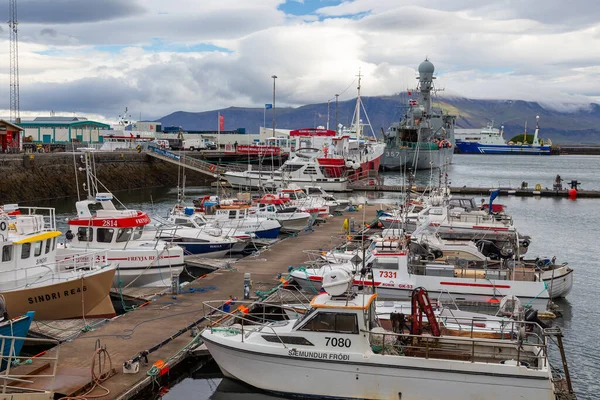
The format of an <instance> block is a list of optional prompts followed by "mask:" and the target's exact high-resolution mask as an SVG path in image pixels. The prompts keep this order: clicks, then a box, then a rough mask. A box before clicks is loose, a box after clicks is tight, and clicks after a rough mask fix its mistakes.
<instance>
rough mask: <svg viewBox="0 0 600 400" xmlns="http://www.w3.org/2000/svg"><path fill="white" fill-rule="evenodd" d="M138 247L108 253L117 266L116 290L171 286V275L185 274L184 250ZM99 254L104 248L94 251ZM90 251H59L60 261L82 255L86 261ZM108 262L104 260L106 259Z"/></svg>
mask: <svg viewBox="0 0 600 400" xmlns="http://www.w3.org/2000/svg"><path fill="white" fill-rule="evenodd" d="M148 243H149V245H148V247H144V246H138V247H131V248H130V249H120V250H112V249H111V250H107V251H106V261H107V262H110V263H113V264H115V265H117V272H116V274H115V276H114V284H115V287H117V288H118V287H126V286H132V287H170V286H171V276H173V275H176V276H179V274H180V273H181V271H183V267H184V260H183V249H182V248H181V247H179V246H170V247H166V248H164V249H159V248H156V249H155V248H153V247H151V246H152V244H153V243H152V242H148ZM93 250H96V251H99V250H102V249H93ZM89 251H90V249H79V248H72V247H67V248H59V249H57V256H58V258H61V257H62V258H71V257H73V256H76V255H81V258H82V259H85V258H86V256H85V254H88V253H89ZM102 261H104V260H102Z"/></svg>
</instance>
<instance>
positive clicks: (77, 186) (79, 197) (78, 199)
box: [71, 143, 81, 201]
mask: <svg viewBox="0 0 600 400" xmlns="http://www.w3.org/2000/svg"><path fill="white" fill-rule="evenodd" d="M72 145H73V143H71V146H72ZM71 149H72V150H73V168H74V169H75V187H76V188H77V201H81V196H80V194H79V177H78V176H77V160H76V158H75V149H73V148H71Z"/></svg>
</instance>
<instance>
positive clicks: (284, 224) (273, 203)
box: [249, 194, 315, 232]
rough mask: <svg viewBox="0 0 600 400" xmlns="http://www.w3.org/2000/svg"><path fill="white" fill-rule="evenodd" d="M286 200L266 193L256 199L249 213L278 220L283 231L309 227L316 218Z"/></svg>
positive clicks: (295, 230)
mask: <svg viewBox="0 0 600 400" xmlns="http://www.w3.org/2000/svg"><path fill="white" fill-rule="evenodd" d="M286 200H287V199H285V200H284V199H283V198H282V197H280V196H279V195H276V194H266V195H264V196H262V197H261V198H260V199H259V200H257V201H256V203H255V205H254V206H253V207H251V208H250V210H249V213H250V214H251V215H256V216H257V217H260V218H270V219H275V220H277V221H278V222H279V223H280V224H281V230H282V231H283V232H301V231H303V230H305V229H307V228H309V227H310V226H311V225H312V224H313V223H314V221H315V218H313V216H312V215H311V214H310V213H308V212H306V211H302V210H300V209H299V208H298V207H296V206H293V205H291V204H289V201H286Z"/></svg>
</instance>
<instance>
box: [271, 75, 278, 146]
mask: <svg viewBox="0 0 600 400" xmlns="http://www.w3.org/2000/svg"><path fill="white" fill-rule="evenodd" d="M271 78H273V137H275V79H277V75H273V76H271Z"/></svg>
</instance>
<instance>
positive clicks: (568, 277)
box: [542, 267, 573, 299]
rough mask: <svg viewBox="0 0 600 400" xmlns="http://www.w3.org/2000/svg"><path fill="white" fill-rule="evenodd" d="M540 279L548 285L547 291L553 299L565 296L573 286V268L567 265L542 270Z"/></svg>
mask: <svg viewBox="0 0 600 400" xmlns="http://www.w3.org/2000/svg"><path fill="white" fill-rule="evenodd" d="M542 279H543V280H544V282H545V283H546V285H547V286H548V292H550V295H551V296H552V298H553V299H556V298H560V297H566V296H567V295H568V294H569V293H570V292H571V289H572V288H573V270H572V269H571V268H567V267H560V268H558V269H557V270H554V274H553V273H552V271H544V273H543V274H542Z"/></svg>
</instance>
